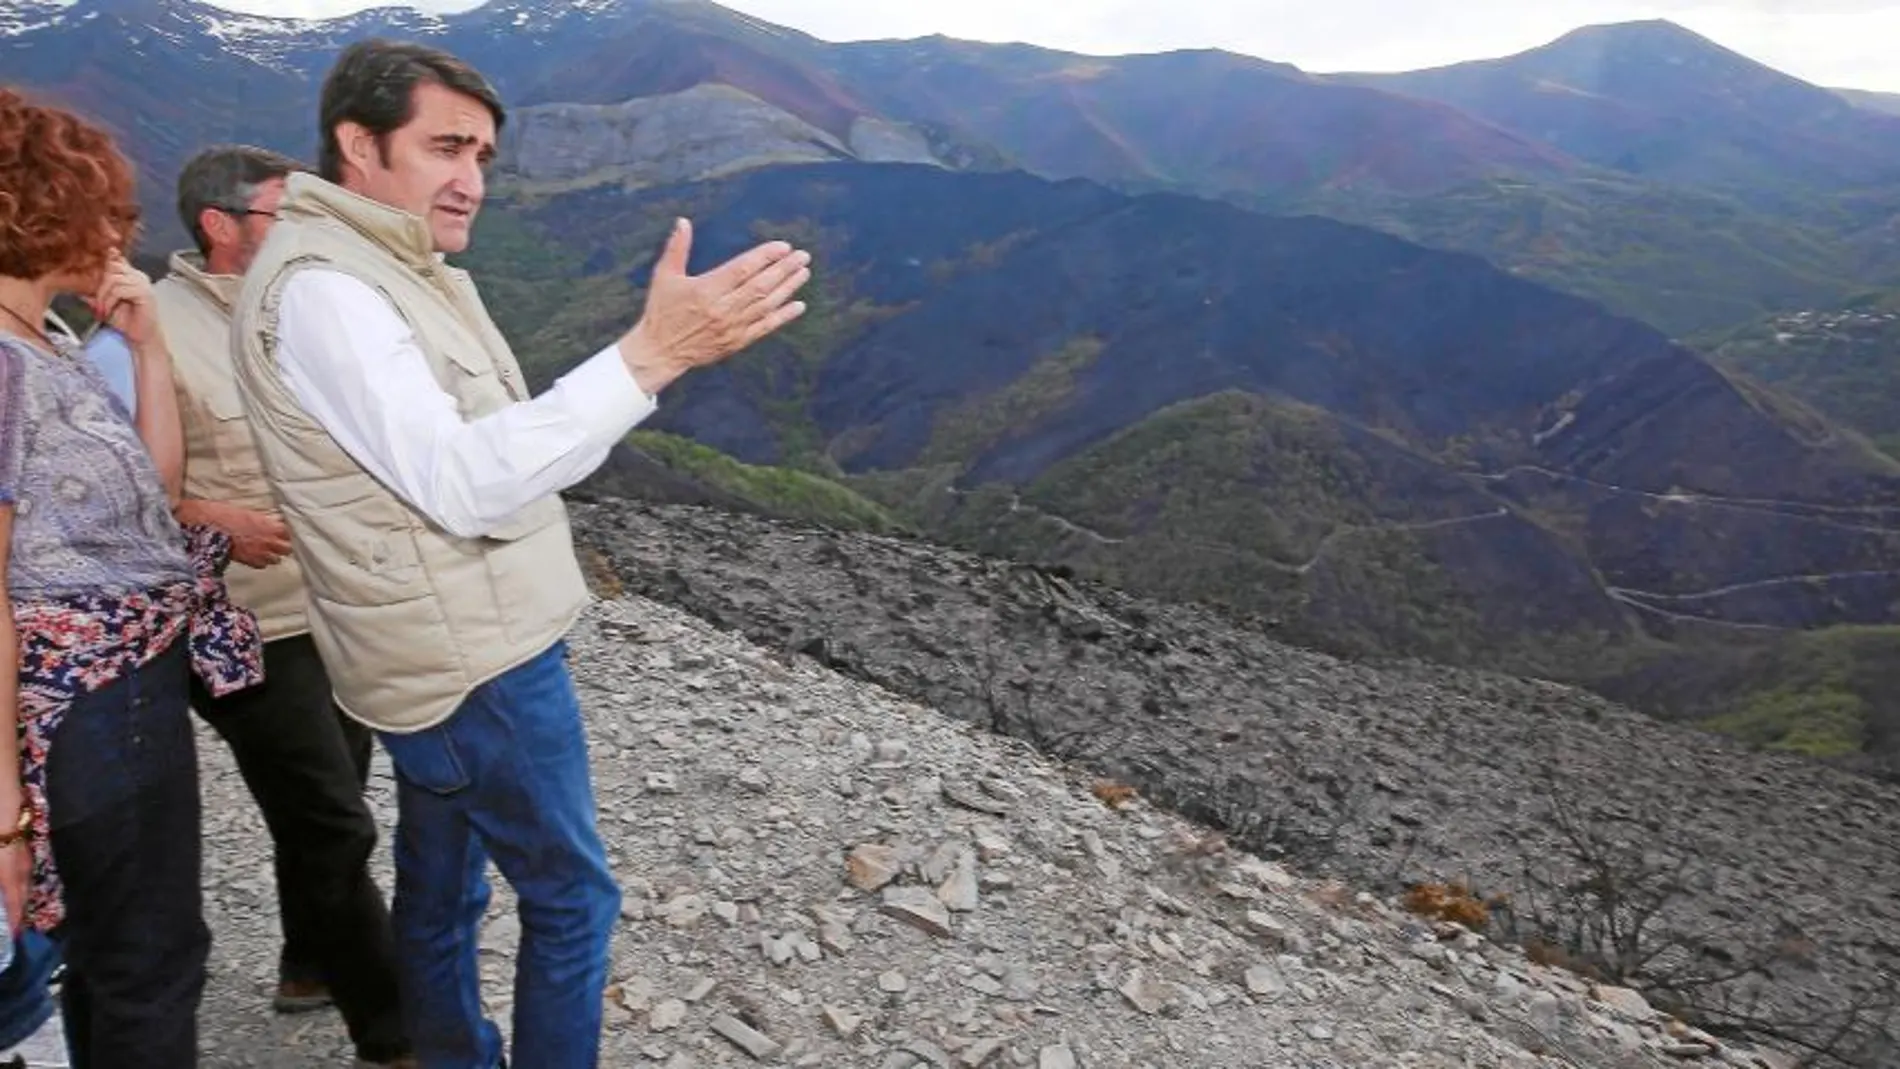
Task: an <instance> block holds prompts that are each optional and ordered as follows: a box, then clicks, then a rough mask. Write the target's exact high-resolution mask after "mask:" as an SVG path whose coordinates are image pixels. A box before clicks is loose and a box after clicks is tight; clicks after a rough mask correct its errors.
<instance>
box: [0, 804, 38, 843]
mask: <svg viewBox="0 0 1900 1069" xmlns="http://www.w3.org/2000/svg"><path fill="white" fill-rule="evenodd" d="M32 831H33V806H32V804H31V803H30V802H25V801H22V802H21V803H20V820H19V822H18V823H17V824H16V825H15V826H14V828H13V830H12V831H9V832H0V850H4V849H6V848H7V847H9V846H12V845H13V844H14V843H17V842H20V841H21V840H23V839H25V838H26V837H27V835H28V834H30V833H31V832H32Z"/></svg>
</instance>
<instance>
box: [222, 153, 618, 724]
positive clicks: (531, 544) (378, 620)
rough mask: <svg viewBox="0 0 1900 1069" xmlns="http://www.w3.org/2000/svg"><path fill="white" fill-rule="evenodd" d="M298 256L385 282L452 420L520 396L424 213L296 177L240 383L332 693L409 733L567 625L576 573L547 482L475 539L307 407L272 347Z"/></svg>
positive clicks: (257, 284) (251, 322)
mask: <svg viewBox="0 0 1900 1069" xmlns="http://www.w3.org/2000/svg"><path fill="white" fill-rule="evenodd" d="M306 267H324V268H329V269H333V270H340V271H344V272H346V273H348V274H350V275H352V276H354V277H355V278H357V279H360V280H362V281H363V282H365V283H367V284H368V285H369V286H371V287H372V288H374V289H377V290H379V291H381V292H382V293H383V294H384V295H385V296H386V297H388V298H389V300H390V303H391V305H392V306H393V307H394V308H395V309H396V311H397V313H398V314H400V315H401V316H402V317H403V319H404V320H405V321H406V322H407V323H408V325H409V326H410V328H411V329H412V330H413V331H414V332H415V337H416V341H417V343H418V345H419V346H420V347H421V348H422V351H423V354H424V356H425V358H426V359H427V360H428V363H429V368H430V370H431V371H432V372H434V374H435V377H436V381H437V382H439V383H441V385H442V388H443V389H444V390H446V391H447V392H448V393H449V394H450V395H451V396H452V397H454V398H455V402H456V405H457V406H458V407H459V408H460V410H461V413H462V416H463V418H464V419H475V418H478V417H480V416H483V415H486V414H488V413H490V412H493V411H495V410H497V409H499V408H501V407H502V406H504V405H509V404H514V403H516V402H518V401H522V400H526V399H527V396H528V395H527V391H526V387H525V386H524V384H523V382H522V377H521V368H520V366H519V365H518V364H517V363H516V362H515V358H514V355H513V354H512V353H511V352H510V351H509V349H508V344H507V342H506V341H504V340H503V338H502V336H501V332H500V331H498V330H497V329H496V328H495V325H494V322H493V321H492V320H490V319H489V317H488V313H487V311H486V310H485V309H484V308H483V306H482V303H481V299H480V298H479V297H478V296H477V295H476V293H475V287H474V286H473V284H472V283H471V282H470V281H469V278H468V276H467V274H466V273H464V272H462V271H458V270H455V269H453V268H450V267H448V266H447V265H445V264H444V263H443V262H442V260H441V259H440V258H439V257H438V256H437V255H436V254H435V253H434V251H433V243H432V241H431V239H430V237H429V230H428V225H427V224H426V223H425V222H424V221H423V220H422V219H420V218H418V217H416V216H414V215H411V214H409V213H407V212H402V211H398V210H396V209H393V208H390V207H387V206H385V205H382V204H379V203H377V202H375V201H371V200H369V199H367V198H364V197H360V196H357V195H356V194H353V193H350V192H349V191H347V190H344V189H342V188H341V187H338V186H335V185H332V184H330V183H328V182H325V181H323V180H322V179H319V178H317V177H315V176H314V175H309V174H302V173H299V174H293V175H291V177H290V180H289V184H288V186H287V189H286V192H285V197H284V202H283V206H282V207H281V208H280V209H279V216H278V222H277V224H276V225H275V226H273V227H272V228H271V231H270V235H269V237H268V238H266V240H265V243H264V247H263V249H262V250H260V251H259V253H258V257H257V260H256V262H255V263H254V264H253V265H252V266H251V269H250V270H249V271H248V272H246V274H245V276H244V283H243V286H242V288H241V289H240V291H239V294H238V297H237V301H236V304H235V309H234V319H233V333H232V347H233V351H234V353H235V355H236V359H237V371H238V374H237V380H238V386H239V392H240V394H241V395H242V397H243V400H244V408H245V411H246V412H247V413H248V414H249V416H250V419H251V423H252V430H253V433H254V436H255V439H256V442H257V448H258V453H259V455H260V456H261V457H262V459H263V463H264V471H265V473H266V474H267V475H268V476H269V478H270V481H271V484H272V486H273V488H274V491H275V494H276V497H277V500H278V503H279V506H280V508H281V509H282V511H283V514H284V519H285V522H286V523H287V524H288V525H289V527H290V530H291V535H292V542H293V544H294V546H295V552H296V556H297V560H298V562H299V563H300V564H301V565H302V566H303V572H304V579H305V583H306V586H307V588H308V590H309V606H310V633H311V636H312V638H314V639H315V641H316V644H317V648H318V651H319V653H321V654H322V657H323V662H324V666H325V667H326V668H327V669H328V670H329V673H330V679H331V682H332V684H333V685H334V686H335V688H336V697H337V702H338V704H340V705H341V706H342V707H343V709H344V710H345V711H346V712H348V713H349V714H350V715H351V716H353V717H355V718H356V719H358V720H361V721H362V722H364V723H366V724H368V725H370V726H371V727H374V728H378V729H380V730H384V731H393V732H409V731H420V730H422V729H424V728H427V727H431V726H433V725H435V724H438V723H440V722H441V721H443V720H445V719H447V718H448V716H449V715H450V714H451V713H453V712H454V711H455V709H456V707H457V706H458V705H460V704H461V702H462V700H463V699H464V698H466V697H467V696H468V694H469V692H470V691H472V690H474V689H475V688H476V687H478V686H480V685H481V684H483V683H485V682H487V681H488V680H490V679H493V678H494V677H496V676H498V675H500V674H501V673H503V672H506V671H507V670H509V669H510V668H513V667H516V666H517V665H520V664H522V663H523V662H525V661H527V660H529V659H530V658H532V657H534V656H535V655H537V654H539V653H541V652H543V651H544V650H546V649H547V648H548V647H549V646H551V645H553V644H554V643H555V642H556V641H558V640H559V639H560V638H562V637H563V636H564V635H565V634H566V632H567V630H568V629H569V628H570V627H571V626H572V625H573V623H574V620H575V618H576V617H577V616H578V615H579V614H580V611H581V609H582V608H583V607H584V606H585V605H586V603H587V596H588V595H587V587H586V583H585V581H584V580H583V579H582V577H581V571H580V565H579V563H578V562H577V561H576V560H575V557H574V543H573V536H572V534H571V533H570V532H569V529H568V521H567V509H566V507H565V506H564V505H563V504H562V502H561V499H560V497H559V496H558V495H555V494H550V495H548V496H546V497H543V498H541V499H540V500H538V501H535V502H532V503H531V504H529V505H527V506H525V507H524V508H522V509H521V510H520V511H519V512H517V513H516V514H515V515H514V516H512V517H510V518H509V519H508V520H506V521H505V522H503V523H502V524H500V525H499V526H498V527H497V528H496V529H495V530H494V531H492V532H490V534H488V535H487V536H485V537H481V538H460V537H457V536H455V535H453V534H450V533H449V532H447V531H444V530H442V529H441V528H439V527H437V526H436V525H435V524H434V523H432V522H431V521H429V520H428V519H426V518H425V517H424V516H423V515H422V514H421V513H418V512H417V511H416V510H414V509H413V508H411V507H409V506H408V505H407V504H406V503H405V502H403V501H402V500H401V499H400V498H398V497H397V496H396V495H395V494H393V493H391V492H390V491H389V489H388V488H386V487H385V486H384V485H383V484H382V483H380V482H378V481H377V480H376V479H375V478H374V477H373V476H371V475H370V474H368V473H367V472H365V471H364V470H363V469H362V467H361V466H359V465H358V464H357V463H356V462H355V461H354V460H352V459H351V458H350V456H349V455H348V454H347V453H345V452H344V451H343V449H342V448H341V447H340V446H338V445H337V443H336V441H335V440H334V439H332V438H331V437H330V436H329V434H327V433H326V432H325V431H324V430H323V428H322V427H321V426H319V425H318V424H317V423H316V422H315V421H314V420H313V419H311V417H310V416H309V415H308V414H307V413H306V412H305V411H304V409H303V407H302V406H301V405H300V404H299V403H298V402H297V399H296V397H295V396H294V395H292V394H291V393H290V391H289V389H288V388H287V387H286V386H285V385H284V383H283V380H282V379H281V378H280V376H279V374H278V370H277V362H276V354H275V351H274V345H273V341H274V339H275V337H276V333H277V329H276V328H277V305H278V299H279V297H280V295H281V293H282V290H283V285H284V282H285V281H286V280H287V279H288V278H290V277H291V275H292V274H294V273H295V272H297V271H299V270H301V269H303V268H306Z"/></svg>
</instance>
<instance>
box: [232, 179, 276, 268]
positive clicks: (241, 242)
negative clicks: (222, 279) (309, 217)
mask: <svg viewBox="0 0 1900 1069" xmlns="http://www.w3.org/2000/svg"><path fill="white" fill-rule="evenodd" d="M283 202H284V180H283V179H281V178H271V179H266V180H265V181H264V182H262V183H260V184H259V185H258V187H257V192H256V193H255V194H253V195H252V196H251V202H250V203H249V204H247V205H245V207H246V208H247V209H248V211H247V212H246V213H245V214H243V215H233V216H232V221H233V222H235V223H236V224H237V226H236V227H235V228H234V231H235V234H236V236H235V237H234V238H233V239H232V242H231V249H230V260H231V270H230V271H229V272H228V273H229V274H233V275H241V274H243V273H244V272H245V271H247V270H249V269H250V266H251V261H252V260H255V259H257V250H258V249H260V248H263V246H264V235H266V234H268V233H270V228H271V224H272V223H275V222H276V221H277V206H278V205H279V204H282V203H283Z"/></svg>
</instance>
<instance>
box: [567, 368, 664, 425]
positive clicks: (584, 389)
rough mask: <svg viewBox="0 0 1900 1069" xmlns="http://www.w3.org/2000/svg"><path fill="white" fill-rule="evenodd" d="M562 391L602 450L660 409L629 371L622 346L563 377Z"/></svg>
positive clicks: (569, 408)
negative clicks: (622, 352)
mask: <svg viewBox="0 0 1900 1069" xmlns="http://www.w3.org/2000/svg"><path fill="white" fill-rule="evenodd" d="M560 390H561V393H562V394H564V395H565V396H564V397H563V398H562V400H563V402H564V403H565V406H566V407H567V408H568V410H569V411H570V412H572V413H573V415H574V418H575V420H576V421H578V423H579V424H580V426H581V427H582V428H583V433H585V434H586V435H587V438H588V440H589V441H591V442H594V443H595V444H597V445H600V446H609V445H612V444H613V443H615V442H618V441H619V440H620V439H622V438H625V437H626V436H627V432H628V431H630V430H632V429H633V428H634V427H636V426H638V425H639V423H640V421H641V420H644V419H646V418H647V417H648V416H651V415H652V414H653V413H654V410H656V409H658V408H659V407H660V403H659V401H658V400H657V399H655V398H654V397H653V396H652V395H651V394H649V393H647V392H646V391H645V390H642V389H641V388H640V384H639V383H637V382H635V381H633V372H631V371H629V370H627V362H626V360H624V359H622V358H621V356H620V346H619V344H618V343H615V344H613V345H609V346H607V347H606V348H605V349H602V350H601V351H600V352H598V353H595V354H594V355H593V356H591V357H588V358H587V360H586V361H585V362H583V363H582V364H581V365H580V366H579V367H576V368H575V369H574V370H572V371H570V372H568V373H567V374H565V375H563V376H561V381H560Z"/></svg>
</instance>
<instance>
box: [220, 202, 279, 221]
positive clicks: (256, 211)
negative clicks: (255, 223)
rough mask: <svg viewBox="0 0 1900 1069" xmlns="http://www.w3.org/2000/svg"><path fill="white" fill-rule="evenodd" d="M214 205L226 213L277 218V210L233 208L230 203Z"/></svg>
mask: <svg viewBox="0 0 1900 1069" xmlns="http://www.w3.org/2000/svg"><path fill="white" fill-rule="evenodd" d="M212 207H213V208H216V209H217V210H219V211H221V212H223V213H224V214H226V215H262V216H265V217H266V218H270V219H275V218H277V213H276V212H267V211H261V210H259V209H257V208H233V207H231V206H230V205H228V204H213V205H212Z"/></svg>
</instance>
